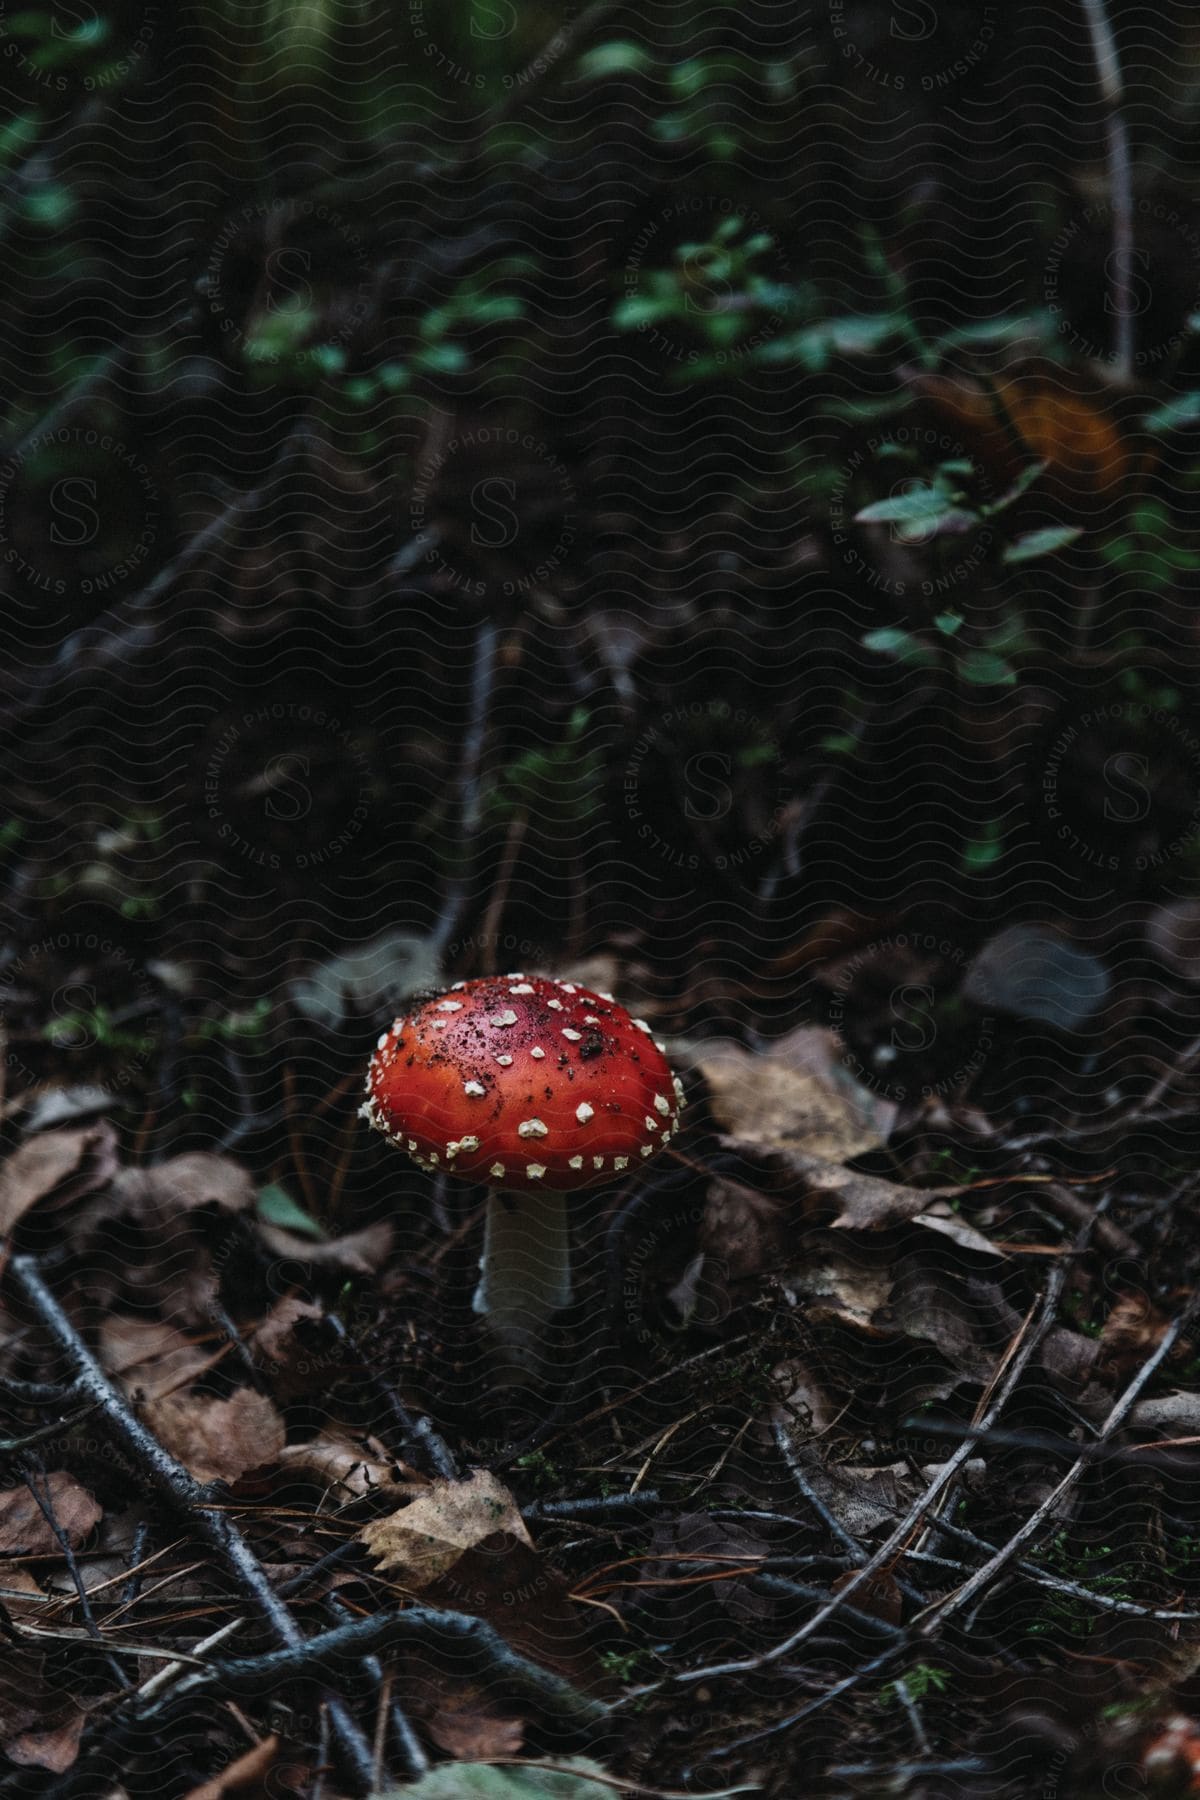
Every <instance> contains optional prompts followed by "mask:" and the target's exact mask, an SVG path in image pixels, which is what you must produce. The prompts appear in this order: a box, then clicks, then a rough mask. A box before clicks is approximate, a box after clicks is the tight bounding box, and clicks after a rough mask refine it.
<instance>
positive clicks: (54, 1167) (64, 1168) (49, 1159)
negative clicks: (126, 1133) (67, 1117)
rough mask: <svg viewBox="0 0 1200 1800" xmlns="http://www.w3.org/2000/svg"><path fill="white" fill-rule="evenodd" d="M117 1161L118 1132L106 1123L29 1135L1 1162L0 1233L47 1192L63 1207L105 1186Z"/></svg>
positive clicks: (23, 1214)
mask: <svg viewBox="0 0 1200 1800" xmlns="http://www.w3.org/2000/svg"><path fill="white" fill-rule="evenodd" d="M116 1166H117V1165H116V1136H115V1134H114V1132H113V1129H112V1127H111V1125H108V1124H105V1123H101V1124H98V1125H89V1126H87V1127H86V1128H84V1129H83V1130H80V1131H45V1132H43V1133H42V1134H41V1135H40V1136H39V1137H34V1138H30V1139H29V1140H28V1141H27V1142H26V1143H24V1144H21V1145H20V1146H19V1147H18V1148H17V1149H16V1150H14V1151H13V1153H12V1155H11V1156H10V1157H9V1158H8V1160H7V1161H6V1162H5V1163H4V1165H3V1167H0V1233H3V1234H4V1235H7V1234H8V1233H9V1232H11V1231H12V1230H13V1228H14V1227H15V1226H16V1225H17V1224H18V1222H19V1221H20V1220H21V1219H22V1218H24V1216H25V1214H26V1213H27V1212H28V1211H29V1210H30V1208H31V1207H34V1206H36V1205H37V1204H38V1202H39V1201H41V1200H45V1199H46V1198H47V1197H48V1196H50V1195H54V1198H55V1202H56V1205H58V1206H65V1205H67V1204H68V1203H69V1202H70V1201H71V1200H73V1199H78V1198H79V1196H80V1195H81V1194H82V1193H88V1192H90V1191H91V1190H92V1189H93V1188H97V1187H102V1186H104V1184H105V1183H106V1182H108V1181H109V1180H111V1178H112V1176H113V1174H114V1173H115V1171H116Z"/></svg>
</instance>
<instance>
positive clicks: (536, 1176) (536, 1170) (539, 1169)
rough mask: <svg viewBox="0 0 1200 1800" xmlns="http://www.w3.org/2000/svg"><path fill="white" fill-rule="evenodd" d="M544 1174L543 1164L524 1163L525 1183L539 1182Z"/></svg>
mask: <svg viewBox="0 0 1200 1800" xmlns="http://www.w3.org/2000/svg"><path fill="white" fill-rule="evenodd" d="M545 1173H546V1165H545V1163H526V1164H525V1179H526V1180H527V1181H540V1180H541V1179H542V1176H543V1175H544V1174H545Z"/></svg>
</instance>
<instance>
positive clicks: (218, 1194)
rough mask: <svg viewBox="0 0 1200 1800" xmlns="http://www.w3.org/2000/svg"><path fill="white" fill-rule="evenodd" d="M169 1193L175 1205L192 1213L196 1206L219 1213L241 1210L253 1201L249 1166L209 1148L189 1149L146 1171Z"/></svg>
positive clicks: (252, 1185) (252, 1183)
mask: <svg viewBox="0 0 1200 1800" xmlns="http://www.w3.org/2000/svg"><path fill="white" fill-rule="evenodd" d="M149 1173H150V1174H152V1175H154V1176H156V1177H157V1180H158V1182H159V1183H161V1184H162V1186H163V1188H164V1189H165V1191H167V1192H168V1193H169V1194H170V1197H171V1199H172V1201H173V1202H174V1204H175V1206H176V1207H177V1208H181V1209H182V1210H183V1211H185V1212H191V1211H192V1210H193V1209H194V1208H195V1207H198V1206H216V1207H219V1208H220V1210H221V1211H222V1212H244V1211H245V1210H246V1208H247V1207H249V1206H253V1204H254V1192H255V1189H254V1180H253V1177H252V1176H251V1174H250V1171H249V1169H246V1168H244V1167H243V1166H242V1164H241V1163H237V1162H234V1161H233V1160H232V1158H230V1157H228V1156H217V1155H214V1153H213V1152H212V1151H209V1150H192V1151H189V1152H188V1153H187V1154H186V1155H184V1156H173V1157H172V1158H171V1160H170V1161H169V1162H165V1163H160V1164H159V1166H158V1168H157V1169H153V1170H150V1171H149Z"/></svg>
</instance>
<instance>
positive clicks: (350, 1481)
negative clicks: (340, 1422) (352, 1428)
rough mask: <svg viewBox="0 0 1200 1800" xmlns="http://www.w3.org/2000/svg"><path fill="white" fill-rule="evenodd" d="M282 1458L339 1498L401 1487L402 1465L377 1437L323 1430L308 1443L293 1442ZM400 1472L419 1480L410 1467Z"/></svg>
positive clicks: (287, 1466) (288, 1466)
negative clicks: (356, 1437)
mask: <svg viewBox="0 0 1200 1800" xmlns="http://www.w3.org/2000/svg"><path fill="white" fill-rule="evenodd" d="M278 1460H279V1465H280V1467H281V1468H282V1469H285V1470H290V1471H291V1472H292V1473H293V1474H296V1475H305V1476H308V1477H309V1478H310V1479H311V1480H313V1481H316V1482H319V1483H320V1484H321V1486H322V1487H326V1488H329V1489H331V1490H332V1491H333V1493H334V1496H335V1498H337V1499H339V1500H350V1499H359V1498H361V1496H362V1495H363V1494H374V1493H377V1492H378V1490H379V1489H380V1488H398V1487H399V1483H398V1481H397V1469H398V1467H399V1465H398V1464H397V1463H396V1460H395V1458H394V1457H392V1456H389V1455H388V1453H387V1451H386V1450H385V1449H384V1447H383V1445H382V1444H380V1443H379V1442H378V1440H377V1439H375V1438H366V1439H360V1440H356V1439H354V1438H350V1437H343V1436H342V1435H341V1434H340V1433H338V1432H335V1431H323V1432H322V1433H321V1434H320V1436H319V1437H315V1438H310V1439H309V1440H308V1442H307V1443H305V1444H289V1445H288V1446H287V1448H286V1449H285V1450H282V1451H281V1452H280V1454H279V1459H278ZM400 1472H401V1474H402V1475H403V1476H404V1477H405V1478H406V1479H407V1478H410V1477H411V1478H413V1479H416V1478H415V1477H412V1472H411V1471H410V1470H407V1469H402V1470H401V1471H400Z"/></svg>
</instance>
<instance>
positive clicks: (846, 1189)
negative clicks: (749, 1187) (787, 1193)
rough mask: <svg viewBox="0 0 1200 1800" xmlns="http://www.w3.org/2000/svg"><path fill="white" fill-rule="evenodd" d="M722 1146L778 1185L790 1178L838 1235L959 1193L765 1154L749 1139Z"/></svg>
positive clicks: (787, 1153) (793, 1153)
mask: <svg viewBox="0 0 1200 1800" xmlns="http://www.w3.org/2000/svg"><path fill="white" fill-rule="evenodd" d="M721 1145H722V1148H723V1149H726V1150H732V1151H734V1152H735V1153H736V1154H737V1155H738V1156H742V1157H745V1158H746V1160H747V1161H748V1162H750V1163H752V1164H758V1165H759V1167H761V1168H762V1169H763V1170H764V1172H765V1173H766V1174H767V1175H769V1176H770V1177H771V1178H772V1179H773V1180H775V1181H776V1182H778V1181H779V1180H780V1178H781V1177H783V1178H787V1179H789V1181H790V1184H791V1185H792V1186H793V1187H798V1188H799V1189H800V1190H801V1192H802V1194H803V1196H804V1199H805V1202H806V1205H807V1209H808V1210H809V1211H810V1212H811V1213H814V1214H825V1213H826V1212H827V1211H828V1212H829V1214H830V1215H831V1216H830V1217H829V1218H827V1219H826V1218H822V1219H821V1223H828V1224H831V1225H835V1226H837V1227H838V1229H839V1230H842V1231H879V1230H882V1229H883V1228H884V1227H885V1226H891V1225H901V1224H904V1223H905V1222H906V1221H907V1220H909V1219H914V1218H916V1216H917V1214H918V1213H923V1212H928V1211H929V1210H930V1209H931V1208H932V1207H933V1205H934V1203H935V1202H936V1201H940V1200H952V1199H956V1198H957V1197H958V1195H960V1194H961V1193H962V1191H963V1190H962V1188H961V1187H935V1188H934V1187H931V1188H913V1187H905V1186H903V1185H902V1184H901V1183H899V1182H896V1181H884V1180H883V1179H882V1178H881V1177H880V1176H878V1175H861V1174H859V1172H858V1171H857V1170H856V1169H844V1168H842V1167H841V1166H840V1164H838V1163H831V1162H826V1160H825V1159H824V1157H820V1156H812V1155H810V1154H809V1153H808V1152H807V1151H804V1150H796V1149H792V1148H786V1149H785V1148H783V1147H781V1146H775V1147H772V1148H768V1149H767V1150H766V1151H765V1153H764V1151H763V1148H762V1146H761V1145H760V1144H759V1143H757V1142H755V1141H754V1140H752V1139H747V1138H736V1137H723V1138H722V1139H721Z"/></svg>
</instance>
